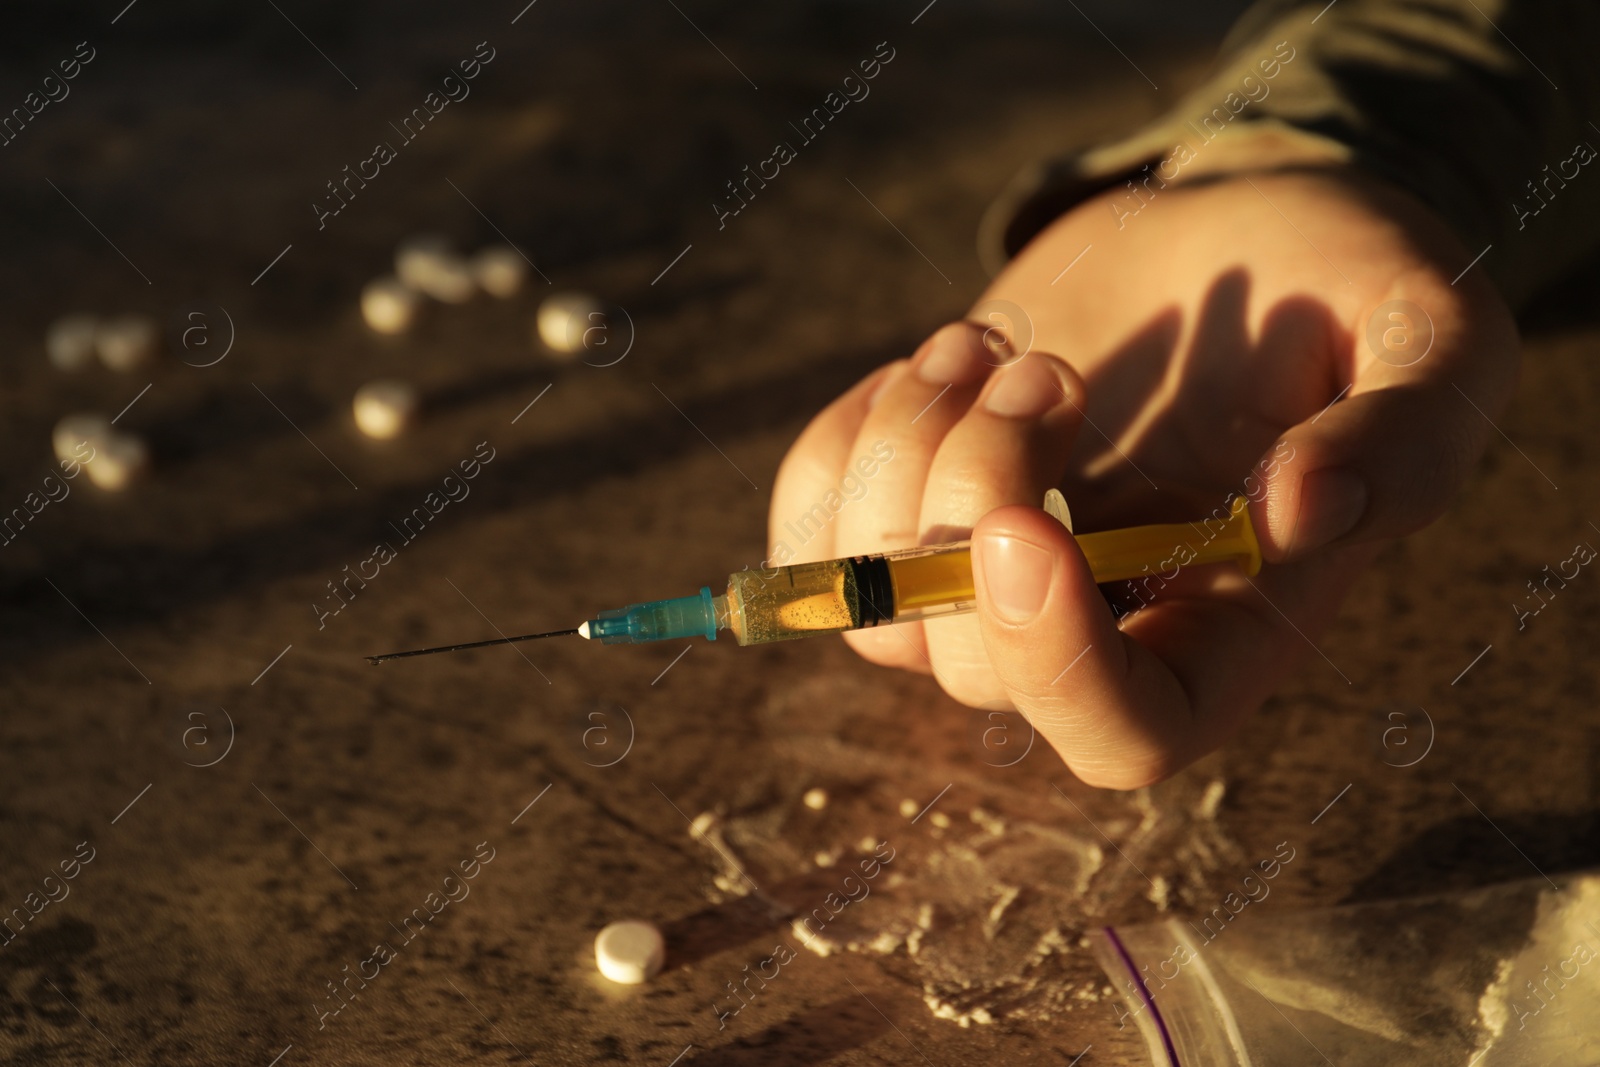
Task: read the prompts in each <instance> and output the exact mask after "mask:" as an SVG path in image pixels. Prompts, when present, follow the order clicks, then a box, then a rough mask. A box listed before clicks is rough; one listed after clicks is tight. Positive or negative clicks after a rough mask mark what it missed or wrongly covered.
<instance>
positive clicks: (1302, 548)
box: [1288, 467, 1367, 554]
mask: <svg viewBox="0 0 1600 1067" xmlns="http://www.w3.org/2000/svg"><path fill="white" fill-rule="evenodd" d="M1366 510H1367V483H1366V482H1364V481H1362V479H1361V476H1360V475H1359V474H1357V473H1355V472H1354V471H1352V470H1347V469H1345V468H1343V467H1324V468H1323V469H1322V470H1319V471H1312V472H1311V473H1310V474H1308V475H1306V476H1305V477H1304V478H1302V479H1301V480H1300V511H1299V514H1298V516H1297V517H1296V519H1295V525H1294V531H1293V532H1292V533H1291V534H1290V535H1289V545H1288V552H1289V553H1291V554H1292V553H1299V552H1309V551H1310V550H1312V549H1315V548H1321V547H1322V546H1323V545H1326V544H1329V543H1330V542H1332V541H1334V540H1335V539H1337V538H1339V537H1342V536H1343V535H1345V534H1347V533H1349V532H1350V530H1351V529H1352V528H1354V527H1355V524H1356V523H1357V522H1360V521H1361V516H1362V515H1363V514H1365V513H1366Z"/></svg>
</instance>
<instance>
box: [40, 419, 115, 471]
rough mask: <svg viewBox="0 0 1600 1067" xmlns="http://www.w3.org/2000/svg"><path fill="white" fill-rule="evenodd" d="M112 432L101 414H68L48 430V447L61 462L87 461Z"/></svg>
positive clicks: (108, 422)
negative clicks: (52, 428) (53, 427)
mask: <svg viewBox="0 0 1600 1067" xmlns="http://www.w3.org/2000/svg"><path fill="white" fill-rule="evenodd" d="M113 432H115V431H113V430H112V428H111V423H110V421H109V420H107V419H106V417H105V416H103V415H68V416H67V417H66V418H64V419H62V420H61V421H60V422H58V423H56V428H55V429H54V430H52V431H51V432H50V447H51V449H52V450H53V451H54V452H55V454H56V459H59V460H61V461H62V462H63V463H66V462H68V461H73V462H77V463H87V462H89V460H90V459H92V458H94V454H95V452H96V451H97V450H98V449H99V447H100V445H101V444H102V443H103V442H104V441H105V440H106V438H108V437H110V436H111V435H112V433H113Z"/></svg>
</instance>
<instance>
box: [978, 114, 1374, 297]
mask: <svg viewBox="0 0 1600 1067" xmlns="http://www.w3.org/2000/svg"><path fill="white" fill-rule="evenodd" d="M1353 155H1354V153H1353V152H1352V150H1351V148H1350V147H1349V146H1348V145H1346V144H1343V143H1342V142H1340V141H1337V140H1334V139H1333V138H1331V137H1324V136H1321V135H1319V134H1315V133H1311V132H1309V131H1307V130H1304V129H1301V128H1298V127H1296V126H1292V125H1290V124H1288V123H1286V122H1283V121H1280V120H1278V119H1275V118H1261V119H1256V120H1253V121H1250V122H1242V123H1235V124H1234V125H1231V126H1228V127H1226V128H1224V129H1222V130H1221V131H1219V132H1215V133H1212V132H1211V131H1209V130H1206V129H1204V128H1197V127H1195V126H1194V124H1193V123H1192V122H1185V121H1182V120H1178V119H1167V120H1164V121H1162V122H1159V123H1157V124H1155V125H1153V126H1151V127H1149V128H1147V129H1145V130H1142V131H1140V132H1139V133H1137V134H1135V135H1134V136H1132V137H1129V138H1126V139H1124V140H1121V141H1117V142H1113V143H1112V144H1109V145H1101V146H1098V147H1095V148H1089V149H1085V150H1083V151H1080V152H1074V153H1072V154H1070V155H1067V156H1064V157H1061V158H1058V159H1052V160H1047V161H1044V162H1041V163H1037V164H1034V165H1033V166H1030V167H1028V168H1027V169H1026V170H1024V171H1022V172H1021V173H1020V174H1018V175H1017V176H1016V177H1015V178H1014V179H1012V181H1011V183H1010V184H1009V185H1008V186H1007V187H1006V188H1005V190H1004V191H1003V192H1002V193H1001V194H1000V196H999V197H998V198H996V199H995V200H994V202H993V203H991V204H990V205H989V207H988V209H987V210H986V211H985V212H984V214H983V218H982V220H981V221H980V222H979V224H978V259H979V261H980V262H981V263H982V264H983V268H984V270H986V271H987V272H988V273H989V276H990V277H993V276H994V275H996V274H998V273H999V272H1000V270H1001V268H1003V267H1004V266H1005V265H1006V263H1007V262H1008V261H1009V260H1010V259H1011V257H1013V256H1015V255H1016V254H1017V253H1018V252H1019V251H1021V250H1022V246H1023V245H1025V244H1027V243H1028V242H1029V241H1031V240H1032V239H1033V238H1034V237H1035V236H1037V235H1038V233H1039V232H1040V231H1041V230H1043V229H1044V228H1045V227H1046V226H1048V225H1050V223H1051V222H1053V221H1054V220H1055V219H1057V218H1059V217H1060V216H1061V215H1064V214H1066V213H1067V212H1068V211H1070V210H1072V209H1073V208H1074V207H1076V206H1077V205H1078V204H1080V203H1082V202H1083V201H1085V200H1088V199H1089V198H1090V197H1093V196H1095V195H1096V194H1098V193H1101V192H1104V191H1106V190H1108V189H1112V188H1115V187H1118V186H1122V187H1124V188H1126V189H1127V190H1128V193H1129V195H1133V196H1137V195H1139V193H1140V192H1146V195H1148V194H1149V192H1153V191H1154V190H1148V191H1147V185H1148V184H1149V183H1152V182H1157V183H1159V184H1158V186H1157V187H1158V188H1165V187H1168V186H1173V185H1182V184H1183V183H1185V182H1190V181H1195V180H1197V179H1200V178H1205V177H1215V176H1217V175H1223V174H1238V173H1244V172H1249V171H1261V170H1271V169H1274V168H1278V167H1304V166H1338V165H1342V164H1347V163H1349V162H1350V161H1351V159H1352V158H1353Z"/></svg>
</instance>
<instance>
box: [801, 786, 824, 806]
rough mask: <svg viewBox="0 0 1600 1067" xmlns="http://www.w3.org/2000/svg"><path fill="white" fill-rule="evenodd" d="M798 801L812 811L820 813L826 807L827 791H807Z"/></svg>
mask: <svg viewBox="0 0 1600 1067" xmlns="http://www.w3.org/2000/svg"><path fill="white" fill-rule="evenodd" d="M800 799H801V800H802V801H803V802H804V803H805V806H806V807H808V808H810V809H811V810H812V811H821V810H822V809H823V808H825V807H827V806H828V791H827V790H826V789H807V790H806V795H805V796H803V797H801V798H800Z"/></svg>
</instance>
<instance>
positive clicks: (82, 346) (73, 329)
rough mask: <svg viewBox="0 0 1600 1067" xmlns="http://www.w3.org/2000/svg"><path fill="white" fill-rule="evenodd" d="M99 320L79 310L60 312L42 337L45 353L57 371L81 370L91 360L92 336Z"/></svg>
mask: <svg viewBox="0 0 1600 1067" xmlns="http://www.w3.org/2000/svg"><path fill="white" fill-rule="evenodd" d="M99 327H100V320H99V319H97V318H95V317H94V316H93V315H90V314H87V313H85V312H79V313H77V314H74V315H63V316H62V317H61V318H59V319H57V320H56V321H55V322H52V323H51V324H50V329H49V331H48V332H46V333H45V336H44V350H45V354H46V355H47V356H49V357H50V365H51V366H53V367H55V368H56V369H57V370H82V369H83V368H85V367H87V366H88V365H89V364H90V363H91V362H92V361H93V360H94V337H95V333H96V331H97V330H98V329H99Z"/></svg>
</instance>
